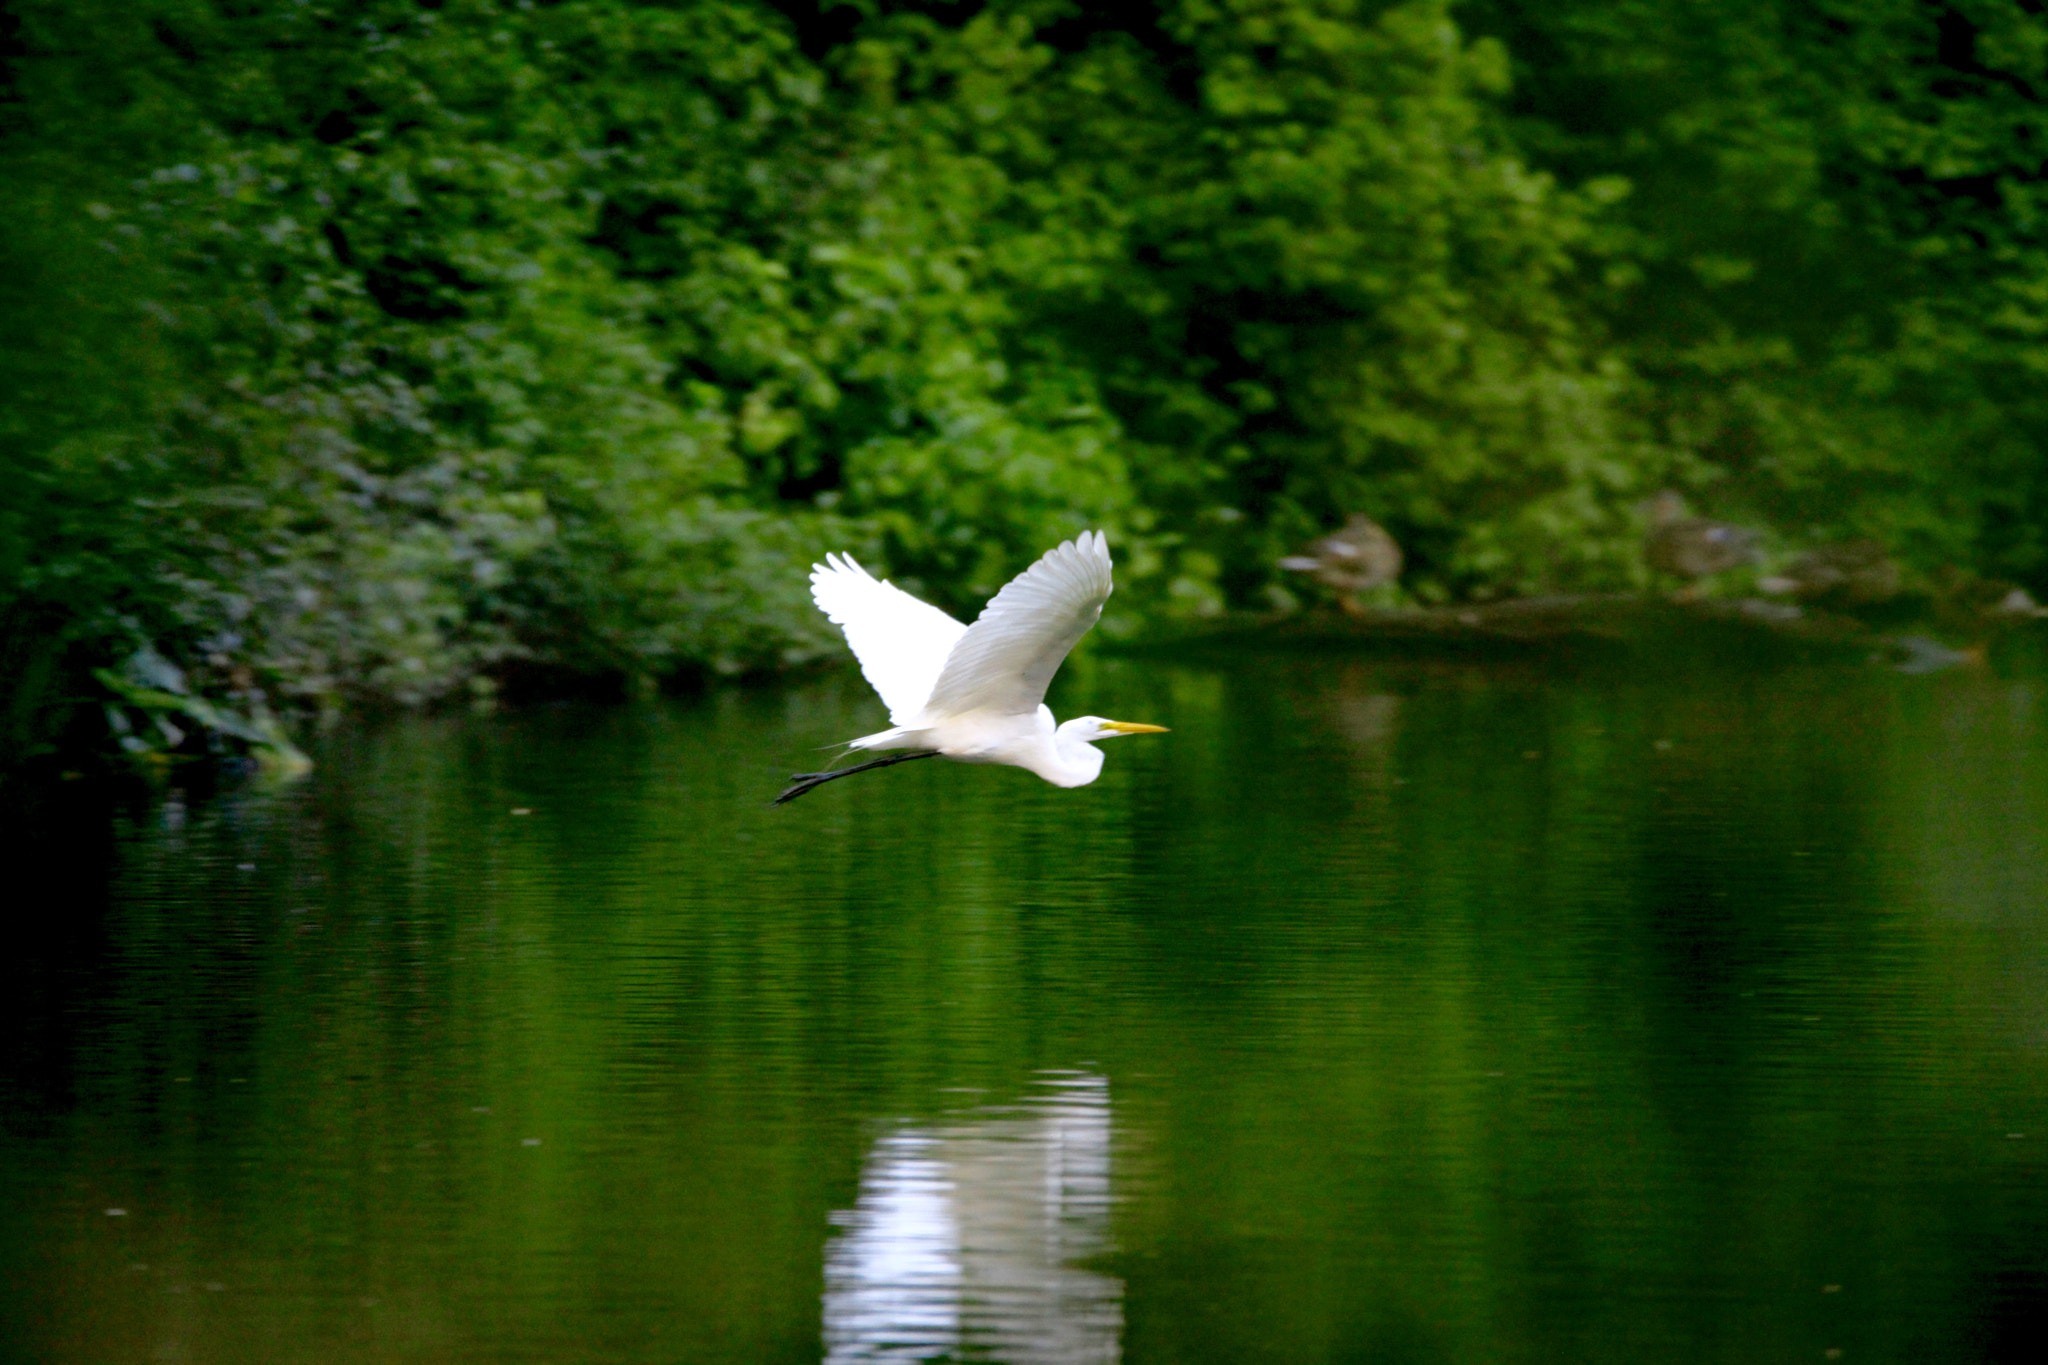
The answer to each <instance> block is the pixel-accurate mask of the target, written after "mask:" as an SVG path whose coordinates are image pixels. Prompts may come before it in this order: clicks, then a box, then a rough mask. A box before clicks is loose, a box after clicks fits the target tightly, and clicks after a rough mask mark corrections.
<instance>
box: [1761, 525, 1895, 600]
mask: <svg viewBox="0 0 2048 1365" xmlns="http://www.w3.org/2000/svg"><path fill="white" fill-rule="evenodd" d="M1757 586H1758V587H1759V588H1761V589H1763V590H1764V591H1765V592H1768V593H1779V594H1790V595H1791V596H1793V597H1796V598H1798V599H1799V600H1800V601H1802V602H1819V603H1824V604H1827V605H1832V606H1842V607H1861V606H1868V605H1869V604H1871V603H1873V602H1887V601H1890V600H1891V599H1892V598H1894V597H1897V596H1898V595H1899V587H1900V574H1899V566H1898V564H1897V563H1896V562H1895V561H1894V560H1893V559H1892V557H1891V554H1890V552H1889V551H1887V550H1886V549H1885V547H1884V546H1883V545H1881V544H1879V543H1878V542H1877V541H1874V540H1848V541H1843V542H1842V543H1841V544H1839V545H1822V546H1820V547H1819V548H1817V549H1812V550H1808V551H1807V552H1806V553H1805V554H1803V555H1800V556H1799V557H1798V558H1797V559H1795V560H1793V561H1792V562H1791V563H1790V564H1788V565H1786V566H1785V567H1784V568H1783V569H1780V570H1779V571H1778V572H1777V573H1774V574H1772V575H1770V576H1769V577H1768V578H1764V579H1761V580H1759V581H1758V583H1757Z"/></svg>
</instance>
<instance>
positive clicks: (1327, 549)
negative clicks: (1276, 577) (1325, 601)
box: [1280, 512, 1401, 612]
mask: <svg viewBox="0 0 2048 1365" xmlns="http://www.w3.org/2000/svg"><path fill="white" fill-rule="evenodd" d="M1280 567H1281V568H1283V569H1286V570H1288V571H1289V572H1291V573H1305V574H1308V575H1309V576H1311V577H1312V578H1314V579H1315V580H1316V582H1318V583H1321V584H1322V585H1323V586H1324V587H1326V588H1333V589H1335V590H1336V591H1337V593H1338V598H1337V600H1338V603H1339V604H1340V605H1341V606H1342V607H1343V608H1344V610H1346V611H1348V612H1356V611H1358V610H1359V609H1360V606H1359V602H1358V597H1359V594H1361V593H1364V592H1368V591H1370V590H1371V589H1373V588H1377V587H1380V586H1382V585H1384V584H1387V583H1391V582H1393V581H1394V580H1395V579H1397V578H1399V577H1400V576H1401V547H1400V545H1399V544H1397V543H1396V542H1395V540H1394V538H1393V537H1392V536H1390V535H1388V534H1387V531H1386V528H1385V527H1383V526H1381V525H1380V524H1379V523H1378V522H1376V521H1374V520H1373V519H1372V518H1371V517H1368V516H1364V515H1362V514H1359V513H1355V512H1354V513H1353V514H1352V516H1351V519H1350V520H1349V521H1347V522H1345V523H1344V529H1343V530H1341V531H1333V532H1331V533H1330V534H1329V535H1326V536H1322V537H1320V538H1318V539H1316V540H1312V541H1310V542H1309V543H1308V544H1307V545H1304V546H1303V547H1302V550H1301V553H1300V554H1295V555H1289V556H1287V558H1285V559H1283V560H1281V561H1280Z"/></svg>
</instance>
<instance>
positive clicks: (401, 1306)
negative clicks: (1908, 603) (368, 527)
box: [0, 657, 2048, 1365]
mask: <svg viewBox="0 0 2048 1365" xmlns="http://www.w3.org/2000/svg"><path fill="white" fill-rule="evenodd" d="M1051 700H1052V703H1053V706H1054V708H1055V710H1057V711H1058V712H1059V713H1060V714H1061V715H1062V716H1068V715H1073V714H1078V713H1080V712H1083V711H1093V712H1096V713H1098V714H1103V715H1110V716H1117V717H1121V718H1125V719H1131V720H1143V721H1152V722H1157V723H1160V724H1164V725H1168V726H1171V727H1172V733H1171V734H1169V735H1161V736H1148V737H1144V738H1132V739H1129V740H1120V741H1118V742H1116V743H1115V744H1112V745H1107V746H1105V751H1106V754H1107V758H1108V763H1107V768H1106V771H1105V773H1104V776H1103V778H1102V780H1101V781H1100V782H1098V783H1097V784H1096V785H1094V786H1092V787H1087V788H1082V789H1078V790H1072V791H1062V790H1058V789H1055V788H1052V787H1049V786H1046V785H1044V784H1043V783H1041V782H1039V781H1038V780H1036V779H1035V778H1033V777H1031V776H1029V775H1028V774H1025V773H1022V772H1019V771H1016V770H1011V769H991V768H969V767H963V766H959V765H954V764H946V763H920V764H911V765H908V766H905V767H901V768H892V769H888V770H885V771H881V772H877V773H873V774H866V775H863V776H861V777H858V778H854V779H851V780H849V781H846V782H842V783H836V784H833V785H831V786H827V787H825V788H822V789H821V790H819V791H817V792H815V793H813V794H812V795H810V796H808V797H806V798H805V799H804V800H802V801H800V802H795V803H792V804H790V805H788V806H786V807H782V808H770V807H769V806H768V805H767V798H768V797H769V796H771V795H773V794H774V792H775V791H776V790H777V789H778V788H779V786H780V785H781V781H782V779H783V778H785V777H786V776H787V774H789V773H790V772H793V771H799V770H805V769H809V768H813V767H816V766H819V764H820V763H821V762H822V761H823V760H825V759H826V758H828V757H829V755H825V754H821V753H820V752H819V748H820V746H823V745H827V744H829V743H831V742H832V741H835V740H838V739H843V738H845V737H847V736H851V735H856V734H861V733H864V732H866V731H869V730H873V729H875V728H877V727H878V726H879V725H880V724H881V723H882V721H881V713H880V708H879V706H878V705H877V704H876V703H875V702H874V700H873V698H872V696H871V695H870V694H868V693H867V691H866V689H865V687H864V686H863V685H862V684H861V682H860V680H859V678H858V677H857V676H855V675H853V674H851V673H848V674H845V675H843V676H834V677H828V678H824V679H820V680H815V681H811V682H808V683H804V684H800V685H795V686H791V687H789V688H787V689H783V690H772V691H741V690H734V691H731V692H721V693H713V694H711V695H708V696H705V697H701V698H696V699H690V700H673V701H658V702H647V703H641V704H634V705H618V706H597V705H583V704H577V705H571V706H558V707H540V708H534V709H530V710H522V711H515V712H508V713H505V714H500V715H497V716H458V717H448V718H438V719H434V718H429V719H415V720H407V721H400V722H392V723H388V724H384V725H380V726H368V727H364V728H361V729H355V730H347V729H345V730H342V731H338V732H335V733H333V734H331V735H329V736H328V737H327V738H326V739H324V740H323V741H322V742H321V744H320V745H319V747H318V749H317V752H316V755H315V756H316V758H317V759H318V762H319V767H318V769H317V770H316V772H315V773H314V774H313V776H312V777H311V778H309V779H307V780H306V781H304V782H301V783H299V784H296V785H293V786H288V787H284V788H281V789H277V790H265V789H263V788H261V787H260V786H258V785H254V784H250V785H244V786H240V787H230V788H228V789H225V790H222V791H221V792H219V793H217V794H214V795H211V796H206V797H203V798H202V797H201V796H199V795H197V794H196V793H184V792H181V791H180V790H178V789H177V788H176V787H172V788H170V789H168V790H166V791H164V792H162V793H159V794H158V795H156V796H154V797H150V798H147V799H134V800H131V801H128V802H127V803H126V804H117V805H115V806H113V807H112V808H107V807H98V808H92V807H89V806H81V807H79V808H77V809H72V810H69V811H67V812H64V813H62V814H61V816H49V815H48V814H47V813H45V815H44V816H42V817H37V818H35V819H30V818H28V817H23V823H22V824H21V825H20V827H19V828H17V829H16V830H14V831H13V832H12V833H11V835H10V838H11V840H12V842H11V843H10V846H9V847H10V854H9V862H10V864H11V871H12V873H13V880H14V881H15V882H16V884H17V886H18V887H23V888H27V890H26V894H22V893H21V892H17V895H18V896H19V898H18V899H17V898H15V897H14V896H10V898H9V899H10V900H12V901H13V909H12V912H11V914H10V917H9V918H10V922H11V925H12V926H13V929H14V932H13V940H14V944H13V947H12V948H11V949H10V951H9V952H8V953H7V954H6V955H5V961H4V965H0V1029H4V1034H0V1037H4V1051H0V1271H4V1274H5V1280H4V1283H0V1333H4V1336H5V1340H6V1344H5V1345H4V1346H0V1356H5V1357H7V1358H9V1359H21V1360H25V1361H37V1362H48V1363H49V1365H74V1363H75V1365H87V1363H88V1362H91V1363H92V1365H106V1363H108V1362H138V1365H140V1363H142V1362H157V1361H177V1362H182V1361H190V1362H219V1363H220V1365H244V1363H245V1362H246V1363H247V1365H290V1363H293V1362H340V1361H347V1362H364V1363H365V1365H384V1363H386V1362H393V1363H395V1362H444V1361H445V1362H472V1363H479V1365H492V1363H495V1362H650V1363H652V1362H707V1363H709V1362H718V1363H720V1365H725V1363H734V1365H745V1363H751V1362H785V1361H788V1362H816V1361H827V1362H832V1363H833V1365H841V1363H842V1362H844V1363H848V1365H850V1363H851V1362H884V1361H887V1362H909V1361H936V1360H953V1361H969V1360H972V1361H991V1362H1013V1363H1014V1365H1084V1363H1085V1365H1109V1362H1129V1363H1130V1365H1144V1363H1151V1362H1172V1363H1173V1365H1200V1363H1202V1362H1218V1363H1222V1365H1254V1363H1255V1362H1275V1363H1276V1365H1279V1363H1285V1365H1310V1363H1313V1362H1345V1361H1377V1362H1390V1363H1397V1362H1418V1363H1419V1362H1445V1363H1446V1365H1448V1363H1449V1362H1492V1361H1501V1362H1519V1361H1529V1362H1537V1361H1543V1362H1549V1361H1571V1362H1582V1361H1583V1362H1609V1361H1613V1362H1621V1361H1627V1362H1641V1361H1686V1362H1702V1361H1715V1362H1719V1361H1725V1362H1731V1363H1733V1362H1743V1363H1744V1365H1747V1363H1749V1362H1760V1361H1791V1362H1799V1361H1814V1362H1819V1361H1826V1360H1842V1361H1845V1362H1850V1365H1858V1363H1859V1362H1878V1361H1896V1362H1902V1363H1904V1362H1912V1363H1913V1365H1926V1363H1928V1362H1944V1361H1958V1362H1961V1361H1971V1362H1977V1361H2005V1360H2018V1359H2021V1358H2023V1356H2026V1355H2028V1354H2029V1352H2030V1350H2031V1348H2024V1346H2023V1342H2024V1341H2025V1340H2028V1339H2032V1338H2033V1337H2034V1336H2035V1335H2036V1334H2037V1333H2038V1332H2039V1329H2040V1327H2041V1326H2042V1320H2043V1317H2044V1305H2048V686H2044V685H2043V684H2042V683H2041V682H2040V681H2039V680H2037V679H2030V678H2025V677H2011V676H2001V675H2000V674H1999V673H1998V672H1997V671H1995V670H1990V669H1984V668H1972V667H1964V668H1958V669H1953V670H1950V671H1948V672H1944V673H1940V674H1936V675H1933V676H1926V677H1908V676H1902V675H1900V674H1897V673H1893V672H1889V671H1886V670H1884V669H1882V668H1877V667H1825V668H1823V667H1806V666H1786V667H1772V668H1767V669H1761V670H1749V671H1738V670H1713V669H1698V668H1681V667H1675V666H1666V667H1662V668H1658V669H1654V670H1651V669H1647V668H1641V667H1621V666H1603V667H1599V668H1580V669H1566V668H1559V667H1550V668H1538V667H1533V666H1523V665H1511V664H1496V665H1488V666H1478V665H1469V666H1468V665H1455V666H1454V665H1448V664H1446V665H1430V664H1423V663H1416V662H1412V661H1411V662H1371V661H1358V660H1344V659H1331V658H1315V657H1296V658H1266V659H1261V658H1246V659H1238V660H1230V661H1225V662H1221V663H1212V664H1202V665H1199V666H1198V665H1195V664H1191V663H1187V662H1175V661H1171V660H1155V659H1127V660H1095V661H1093V662H1092V663H1091V662H1090V661H1086V660H1083V661H1079V662H1077V664H1076V665H1074V666H1070V668H1069V669H1068V671H1067V674H1066V675H1064V676H1063V677H1062V678H1061V680H1060V682H1059V683H1058V684H1057V685H1056V687H1055V689H1054V693H1053V696H1052V698H1051ZM94 809H97V810H98V812H99V813H98V815H97V816H94V815H93V814H92V811H93V810H94Z"/></svg>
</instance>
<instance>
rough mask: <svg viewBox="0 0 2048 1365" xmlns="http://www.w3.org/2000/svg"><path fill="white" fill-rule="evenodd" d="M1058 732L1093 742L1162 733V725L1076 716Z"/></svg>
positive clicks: (1163, 729) (1086, 741)
mask: <svg viewBox="0 0 2048 1365" xmlns="http://www.w3.org/2000/svg"><path fill="white" fill-rule="evenodd" d="M1060 733H1061V734H1062V735H1065V736H1067V737H1068V738H1070V739H1078V740H1081V741H1083V742H1084V743H1088V744H1093V743H1095V742H1096V741H1097V740H1099V739H1115V738H1116V737H1117V736H1118V735H1163V734H1165V733H1166V727H1165V726H1164V725H1140V724H1139V723H1138V722H1136V721H1134V720H1104V719H1103V718H1102V717H1101V716H1076V717H1074V719H1072V720H1070V721H1068V722H1067V723H1066V724H1065V725H1062V726H1061V727H1060Z"/></svg>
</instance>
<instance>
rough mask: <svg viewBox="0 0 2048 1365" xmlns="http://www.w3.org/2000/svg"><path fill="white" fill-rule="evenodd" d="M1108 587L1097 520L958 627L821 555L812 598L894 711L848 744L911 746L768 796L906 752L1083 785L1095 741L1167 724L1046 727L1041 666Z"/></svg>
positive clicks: (1060, 652) (1062, 654)
mask: <svg viewBox="0 0 2048 1365" xmlns="http://www.w3.org/2000/svg"><path fill="white" fill-rule="evenodd" d="M1110 586H1111V585H1110V566H1109V542H1108V541H1107V540H1105V539H1104V538H1103V535H1102V532H1100V531H1083V532H1082V533H1081V534H1080V535H1078V536H1076V537H1075V538H1074V539H1072V540H1070V541H1067V542H1066V543H1065V544H1063V545H1060V546H1058V547H1056V548H1054V549H1051V550H1047V551H1046V552H1045V554H1044V555H1043V556H1041V557H1040V558H1039V561H1038V562H1037V563H1036V564H1033V565H1032V566H1031V567H1030V568H1028V569H1026V570H1025V571H1024V572H1023V573H1020V574H1018V575H1017V576H1016V577H1015V578H1013V579H1011V580H1010V581H1009V582H1008V583H1007V584H1005V585H1004V587H1003V590H1002V591H1001V592H999V593H997V594H996V595H995V596H994V597H992V598H990V599H989V603H988V605H987V606H986V607H984V608H983V609H982V613H981V616H980V617H979V618H978V619H977V620H976V621H975V623H974V624H973V625H971V626H963V625H961V624H960V623H959V622H958V621H955V620H954V619H953V618H952V617H950V616H948V615H946V613H944V612H943V611H940V610H939V609H938V608H937V607H934V606H932V605H931V604H930V603H927V602H920V601H918V600H917V599H916V598H915V597H912V596H911V595H910V594H909V593H907V592H905V591H903V590H902V589H901V588H899V587H897V586H895V585H894V584H892V583H889V582H887V581H884V580H878V579H876V578H875V577H873V576H872V575H871V574H869V573H868V571H867V570H866V569H863V568H862V567H861V566H860V565H859V564H857V563H855V562H854V559H853V557H852V556H851V555H846V554H833V555H827V556H825V562H824V563H823V564H814V565H812V566H811V599H812V600H813V601H815V602H816V603H817V604H818V610H820V611H822V612H824V613H825V615H826V616H827V617H828V618H830V620H831V621H832V622H833V624H835V625H837V626H839V627H840V628H841V629H842V630H844V631H845V632H846V643H847V644H848V645H850V646H851V647H852V648H853V654H854V657H855V658H856V659H858V660H860V671H861V673H862V674H863V675H864V676H865V677H866V678H867V680H868V684H869V685H870V686H872V687H873V688H874V689H875V691H876V692H877V693H878V694H879V695H880V696H881V698H882V704H883V705H884V706H887V707H888V708H889V719H890V720H891V721H892V722H894V724H892V725H891V726H890V727H889V728H888V729H886V730H880V731H877V732H876V733H874V734H872V735H862V736H861V737H860V738H859V739H855V740H849V741H848V742H847V743H848V747H849V748H853V749H908V750H910V752H909V753H903V754H897V755H895V756H893V757H890V758H878V759H876V760H874V761H873V762H872V763H858V764H855V765H854V766H853V767H850V768H837V769H834V770H832V771H830V772H822V773H796V774H794V775H792V776H791V778H790V782H791V784H792V785H791V786H790V787H789V789H788V790H786V791H784V792H783V793H782V794H781V795H780V796H778V797H776V798H775V804H776V805H778V806H779V805H781V804H782V803H783V802H785V801H793V800H795V799H796V798H797V797H799V796H802V795H803V794H804V793H805V792H807V791H809V790H811V788H813V787H816V786H819V785H821V784H823V783H826V782H830V781H833V780H834V779H835V778H841V777H849V776H851V775H852V774H854V773H860V772H867V771H868V770H869V769H871V768H886V767H888V766H889V765H890V764H892V763H908V762H910V761H911V760H912V759H917V758H950V759H952V760H953V761H954V762H955V763H1007V764H1009V765H1011V766H1012V767H1017V768H1023V769H1025V770H1027V771H1029V772H1034V773H1037V774H1038V775H1039V776H1040V777H1042V778H1044V779H1045V780H1046V781H1048V782H1050V783H1052V784H1053V785H1054V786H1056V787H1085V786H1087V785H1088V784H1089V783H1090V782H1093V781H1094V780H1095V779H1096V778H1097V777H1098V776H1099V775H1100V774H1101V772H1102V753H1101V751H1100V750H1098V749H1097V748H1096V747H1095V745H1096V743H1097V742H1098V741H1100V740H1105V739H1114V738H1116V737H1117V736H1118V735H1145V734H1163V733H1165V731H1166V727H1165V726H1163V725H1139V724H1136V723H1134V722H1131V721H1123V720H1104V719H1103V718H1102V717H1100V716H1082V717H1080V718H1078V719H1076V720H1070V721H1068V722H1067V723H1066V724H1065V725H1061V726H1057V727H1056V726H1054V724H1053V719H1052V712H1051V710H1049V709H1048V708H1047V707H1046V706H1045V704H1044V698H1045V689H1046V686H1047V684H1049V683H1051V682H1052V675H1053V674H1054V673H1057V672H1058V671H1059V667H1060V663H1061V661H1062V660H1064V659H1065V658H1066V657H1067V651H1069V650H1071V649H1072V648H1073V647H1074V645H1075V643H1076V642H1077V641H1078V640H1080V638H1081V637H1082V636H1083V635H1086V634H1087V633H1088V629H1089V627H1091V626H1093V625H1094V624H1095V620H1096V618H1097V617H1099V616H1101V615H1102V604H1103V603H1104V602H1106V601H1108V600H1109V593H1110Z"/></svg>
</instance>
